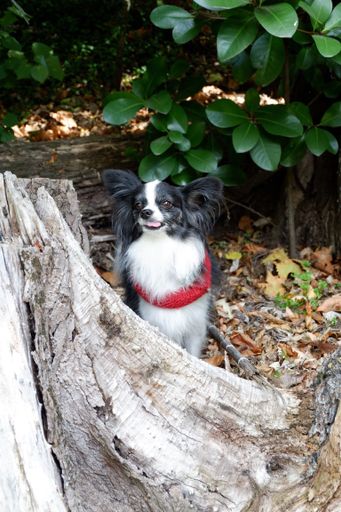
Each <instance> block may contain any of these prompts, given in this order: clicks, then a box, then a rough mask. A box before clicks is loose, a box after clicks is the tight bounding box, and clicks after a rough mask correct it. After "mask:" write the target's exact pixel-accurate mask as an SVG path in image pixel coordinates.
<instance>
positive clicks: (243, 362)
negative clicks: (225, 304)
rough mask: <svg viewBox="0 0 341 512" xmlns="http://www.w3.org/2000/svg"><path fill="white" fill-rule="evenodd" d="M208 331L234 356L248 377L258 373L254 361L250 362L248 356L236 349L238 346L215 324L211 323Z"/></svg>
mask: <svg viewBox="0 0 341 512" xmlns="http://www.w3.org/2000/svg"><path fill="white" fill-rule="evenodd" d="M208 332H209V334H210V335H211V336H212V338H214V339H215V340H216V341H218V343H220V345H221V346H222V347H223V349H224V350H226V352H227V353H228V355H229V356H230V357H232V359H233V360H234V361H236V363H237V365H238V366H239V367H240V368H241V369H242V370H243V372H244V373H245V375H246V376H247V377H248V378H251V377H253V376H254V375H256V374H257V373H258V372H257V370H256V368H255V367H254V366H253V364H252V363H250V361H249V360H248V359H247V357H245V356H243V355H242V354H241V353H240V352H239V351H238V350H237V349H236V347H234V346H233V345H232V343H231V342H230V340H229V339H228V338H225V336H223V335H222V334H221V332H220V331H219V329H217V328H216V327H215V325H212V324H211V325H210V326H209V327H208Z"/></svg>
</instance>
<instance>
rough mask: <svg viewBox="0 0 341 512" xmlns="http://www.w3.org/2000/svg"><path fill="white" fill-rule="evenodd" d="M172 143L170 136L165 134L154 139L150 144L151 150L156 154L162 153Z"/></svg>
mask: <svg viewBox="0 0 341 512" xmlns="http://www.w3.org/2000/svg"><path fill="white" fill-rule="evenodd" d="M171 145H172V142H171V141H170V140H169V139H168V137H166V136H163V137H159V138H158V139H154V140H153V141H152V142H151V144H150V149H151V152H152V153H153V154H154V155H157V156H158V155H162V154H163V153H165V152H166V151H167V149H169V148H170V147H171Z"/></svg>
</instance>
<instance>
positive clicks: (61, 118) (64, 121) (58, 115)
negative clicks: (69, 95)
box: [50, 110, 77, 129]
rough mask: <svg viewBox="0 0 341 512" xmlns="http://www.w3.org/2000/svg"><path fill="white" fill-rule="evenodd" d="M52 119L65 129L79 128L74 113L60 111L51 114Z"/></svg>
mask: <svg viewBox="0 0 341 512" xmlns="http://www.w3.org/2000/svg"><path fill="white" fill-rule="evenodd" d="M50 117H52V119H54V120H55V121H57V122H58V123H60V124H61V125H62V126H65V128H69V129H71V128H77V123H76V121H75V120H74V118H73V114H72V112H68V111H66V110H58V111H57V112H50Z"/></svg>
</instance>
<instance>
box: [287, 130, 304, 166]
mask: <svg viewBox="0 0 341 512" xmlns="http://www.w3.org/2000/svg"><path fill="white" fill-rule="evenodd" d="M306 151H307V148H306V145H305V142H304V137H298V138H296V139H289V141H288V142H287V144H285V146H284V147H283V148H282V158H281V165H283V166H284V167H293V166H294V165H296V164H297V163H298V162H299V161H300V160H302V158H303V157H304V155H305V153H306Z"/></svg>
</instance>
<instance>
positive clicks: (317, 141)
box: [304, 126, 330, 156]
mask: <svg viewBox="0 0 341 512" xmlns="http://www.w3.org/2000/svg"><path fill="white" fill-rule="evenodd" d="M327 133H328V132H327V131H326V130H322V129H321V128H317V127H316V126H315V127H313V128H311V129H310V130H309V131H308V132H307V133H306V134H305V137H304V138H305V142H306V144H307V147H308V149H309V150H310V152H311V153H312V154H313V155H315V156H320V155H322V153H324V152H325V151H327V150H328V149H329V140H330V139H329V136H328V135H327Z"/></svg>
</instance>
